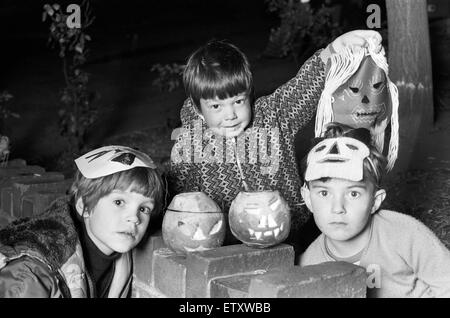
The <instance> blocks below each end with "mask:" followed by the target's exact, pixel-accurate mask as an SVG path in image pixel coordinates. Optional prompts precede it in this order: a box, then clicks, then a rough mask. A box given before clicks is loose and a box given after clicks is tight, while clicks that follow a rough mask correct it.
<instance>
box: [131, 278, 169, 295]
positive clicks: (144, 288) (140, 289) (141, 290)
mask: <svg viewBox="0 0 450 318" xmlns="http://www.w3.org/2000/svg"><path fill="white" fill-rule="evenodd" d="M166 297H167V296H166V295H164V294H163V293H161V292H160V291H159V290H157V289H156V288H154V287H152V286H149V285H147V284H145V283H143V282H141V281H140V280H139V279H138V278H137V277H136V276H135V275H133V281H132V283H131V298H166Z"/></svg>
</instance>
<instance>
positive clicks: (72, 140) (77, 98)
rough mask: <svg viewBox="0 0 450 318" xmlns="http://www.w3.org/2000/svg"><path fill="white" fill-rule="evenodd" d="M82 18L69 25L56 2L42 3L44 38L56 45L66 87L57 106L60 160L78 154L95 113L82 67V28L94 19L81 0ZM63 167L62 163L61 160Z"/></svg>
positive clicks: (94, 96) (84, 39)
mask: <svg viewBox="0 0 450 318" xmlns="http://www.w3.org/2000/svg"><path fill="white" fill-rule="evenodd" d="M81 8H82V12H81V14H82V21H83V24H82V25H81V27H80V28H70V27H69V26H68V24H67V18H68V17H69V15H68V14H66V13H65V12H64V11H63V10H62V8H61V6H60V5H59V4H57V3H55V4H52V5H49V4H46V5H44V12H43V17H42V20H43V22H44V21H45V20H46V19H47V18H48V19H49V20H50V29H49V30H50V34H49V37H48V42H49V43H50V44H51V45H52V47H53V48H54V47H55V46H57V47H58V49H59V57H60V58H61V60H62V71H63V74H64V80H65V84H66V87H65V88H64V89H63V90H62V92H61V98H60V100H61V107H60V108H59V111H58V115H59V129H60V133H61V135H62V137H63V138H65V139H66V140H67V143H66V149H65V150H64V151H63V154H62V156H61V161H65V160H66V159H65V157H67V156H68V157H70V158H73V156H77V155H79V154H81V153H82V152H83V151H84V150H85V148H86V145H85V139H86V134H87V131H88V129H89V128H90V127H91V126H92V124H93V123H94V122H95V120H96V118H97V116H98V109H97V106H96V105H95V103H94V102H95V101H96V100H97V99H98V94H96V93H95V92H93V91H90V90H89V89H88V83H89V74H88V73H87V72H86V71H84V70H83V68H82V67H83V65H84V64H85V63H86V60H87V56H88V52H89V50H88V48H87V43H88V41H90V40H91V37H90V36H89V35H88V34H86V29H87V28H88V27H89V26H90V25H91V24H92V22H93V21H94V17H91V10H90V7H89V2H88V1H83V3H82V4H81ZM61 165H62V166H63V167H64V166H65V163H62V164H61Z"/></svg>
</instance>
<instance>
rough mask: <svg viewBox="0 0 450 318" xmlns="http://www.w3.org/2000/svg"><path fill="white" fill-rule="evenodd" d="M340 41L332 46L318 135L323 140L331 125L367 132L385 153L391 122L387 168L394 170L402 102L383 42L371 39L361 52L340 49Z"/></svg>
mask: <svg viewBox="0 0 450 318" xmlns="http://www.w3.org/2000/svg"><path fill="white" fill-rule="evenodd" d="M354 32H357V31H354ZM371 32H374V31H371ZM375 33H376V32H375ZM377 34H378V33H377ZM353 38H355V37H353ZM356 39H358V38H356ZM338 40H339V38H338V39H336V40H335V41H334V42H333V48H334V50H335V51H336V53H334V54H332V55H331V56H330V58H329V60H328V65H327V67H329V69H328V73H327V76H326V79H325V86H324V90H323V92H322V95H321V98H320V100H319V106H318V108H317V115H316V127H315V135H316V137H320V136H321V135H322V132H323V131H324V127H325V125H326V124H328V123H329V122H332V121H334V122H339V123H342V124H346V125H349V126H351V127H353V128H366V129H369V130H370V132H371V136H372V144H374V145H375V147H376V148H377V149H378V150H379V151H380V152H383V150H384V131H385V129H386V127H387V124H388V123H389V122H390V123H391V136H390V142H389V150H388V154H387V158H388V166H387V168H388V170H391V169H392V167H393V166H394V163H395V161H396V159H397V153H398V104H399V102H398V91H397V87H396V86H395V84H394V83H392V82H391V81H390V79H389V77H388V65H387V61H386V57H385V53H384V49H383V48H382V47H381V49H380V43H381V41H379V39H377V38H376V37H368V38H366V41H367V45H366V47H363V48H362V47H361V45H356V46H351V45H339V44H342V43H343V42H342V41H338ZM355 41H356V40H355ZM347 42H348V41H347ZM336 44H338V45H336Z"/></svg>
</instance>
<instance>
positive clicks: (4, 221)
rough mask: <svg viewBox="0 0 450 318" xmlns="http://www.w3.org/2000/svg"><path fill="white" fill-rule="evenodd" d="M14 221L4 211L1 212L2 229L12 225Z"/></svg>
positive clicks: (0, 224)
mask: <svg viewBox="0 0 450 318" xmlns="http://www.w3.org/2000/svg"><path fill="white" fill-rule="evenodd" d="M13 220H14V218H13V217H11V216H10V215H8V214H6V213H4V212H3V211H2V210H0V229H2V228H4V227H5V226H7V225H8V224H9V223H11V222H12V221H13Z"/></svg>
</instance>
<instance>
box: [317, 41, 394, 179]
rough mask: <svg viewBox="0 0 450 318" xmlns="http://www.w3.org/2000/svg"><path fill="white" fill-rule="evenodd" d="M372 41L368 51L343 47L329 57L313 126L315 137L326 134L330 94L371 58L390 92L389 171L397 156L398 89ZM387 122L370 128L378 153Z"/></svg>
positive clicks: (381, 53) (330, 114)
mask: <svg viewBox="0 0 450 318" xmlns="http://www.w3.org/2000/svg"><path fill="white" fill-rule="evenodd" d="M374 41H375V40H374V39H371V38H369V39H367V42H368V44H369V47H368V48H364V49H361V48H359V47H345V48H343V49H342V50H341V52H338V53H337V54H332V55H331V56H330V59H329V63H331V65H330V69H329V71H328V73H327V75H326V79H325V86H324V89H323V92H322V95H321V97H320V100H319V104H318V107H317V115H316V124H315V136H316V137H321V136H322V134H323V132H324V131H325V126H326V124H328V123H330V122H332V121H333V120H334V118H333V107H332V103H333V101H334V100H333V97H332V94H333V93H334V92H335V91H336V90H337V89H338V88H339V87H340V86H341V85H342V84H344V83H346V82H347V81H348V80H349V79H350V77H351V76H352V75H353V74H354V73H355V72H356V71H357V70H358V68H359V66H360V64H361V62H362V60H363V58H364V56H366V55H370V57H371V58H372V59H373V61H374V62H375V64H376V65H377V66H378V67H379V68H381V69H382V70H383V71H384V72H385V74H386V79H387V86H388V88H389V96H390V99H391V106H392V115H391V118H390V122H391V137H390V142H389V150H388V155H387V159H388V164H387V170H388V171H389V170H391V169H392V168H393V166H394V164H395V161H396V160H397V153H398V143H399V141H398V139H399V136H398V130H399V124H398V107H399V101H398V90H397V86H395V84H394V83H392V81H391V80H390V79H389V76H388V74H389V66H388V64H387V60H386V56H385V52H384V49H382V50H381V51H380V52H379V53H376V52H375V51H374V50H373V48H375V47H376V45H375V43H374ZM388 121H389V120H388V118H386V119H384V120H383V121H381V122H380V123H378V124H377V125H375V127H372V128H371V131H370V132H371V135H372V143H373V144H374V145H375V147H376V148H377V150H378V151H379V152H383V149H384V132H385V129H386V127H387V124H388Z"/></svg>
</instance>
